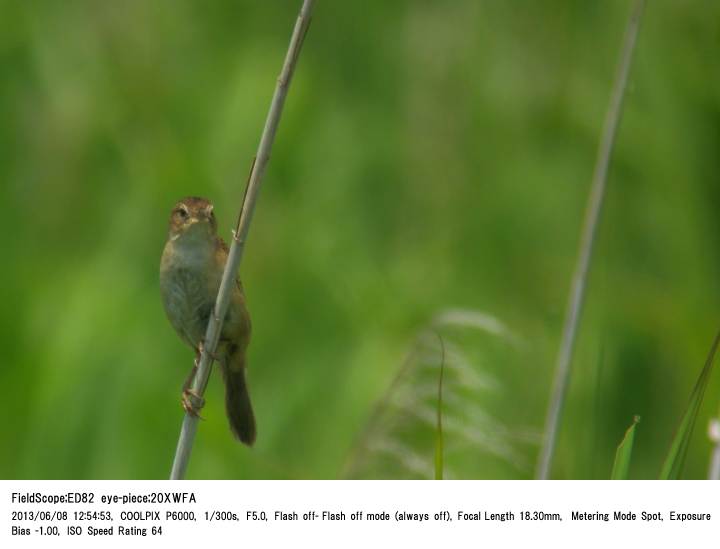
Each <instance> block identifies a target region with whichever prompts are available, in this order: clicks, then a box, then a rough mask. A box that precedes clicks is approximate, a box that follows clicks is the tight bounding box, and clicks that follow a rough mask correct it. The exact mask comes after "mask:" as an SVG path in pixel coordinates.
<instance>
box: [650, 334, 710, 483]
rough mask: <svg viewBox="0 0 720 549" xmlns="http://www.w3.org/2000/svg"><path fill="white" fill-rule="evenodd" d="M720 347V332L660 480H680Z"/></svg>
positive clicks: (691, 396)
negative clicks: (719, 346)
mask: <svg viewBox="0 0 720 549" xmlns="http://www.w3.org/2000/svg"><path fill="white" fill-rule="evenodd" d="M718 345H720V332H719V333H718V334H717V335H716V336H715V341H714V342H713V345H712V348H711V349H710V354H709V355H708V357H707V360H706V361H705V366H704V367H703V369H702V371H701V372H700V377H698V380H697V383H695V388H694V389H693V392H692V395H690V402H689V403H688V406H687V409H686V410H685V414H683V417H682V420H681V421H680V426H679V427H678V430H677V432H676V433H675V438H673V441H672V444H671V445H670V450H669V451H668V454H667V456H666V457H665V462H664V463H663V466H662V470H661V471H660V480H677V479H678V478H680V474H681V473H682V470H683V466H684V464H685V456H686V455H687V450H688V447H689V446H690V438H691V437H692V432H693V428H694V427H695V421H696V420H697V416H698V412H699V410H700V405H701V404H702V399H703V396H704V395H705V389H706V388H707V385H708V381H709V380H710V374H711V373H712V368H713V363H714V361H715V354H716V353H717V350H718Z"/></svg>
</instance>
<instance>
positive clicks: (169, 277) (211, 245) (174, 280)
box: [160, 197, 256, 446]
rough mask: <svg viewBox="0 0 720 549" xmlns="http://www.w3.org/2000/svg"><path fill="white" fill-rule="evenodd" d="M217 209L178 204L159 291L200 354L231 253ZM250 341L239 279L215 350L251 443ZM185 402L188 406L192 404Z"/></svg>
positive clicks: (229, 406) (235, 426) (238, 427)
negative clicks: (219, 232) (247, 371)
mask: <svg viewBox="0 0 720 549" xmlns="http://www.w3.org/2000/svg"><path fill="white" fill-rule="evenodd" d="M212 210H213V206H212V204H211V203H210V201H209V200H207V199H205V198H199V197H188V198H183V199H182V200H181V201H180V202H178V203H177V204H175V207H174V208H173V210H172V213H171V214H170V224H169V231H168V240H167V242H166V244H165V249H164V250H163V254H162V260H161V262H160V291H161V294H162V301H163V305H164V307H165V312H166V313H167V316H168V318H169V319H170V323H171V324H172V325H173V328H175V331H176V332H177V333H178V335H179V336H180V338H181V339H182V340H183V341H184V342H185V343H187V344H188V345H190V346H191V347H192V348H193V349H195V351H196V353H198V354H199V351H200V348H201V345H202V341H203V339H204V337H205V330H206V329H207V325H208V320H209V318H210V315H211V314H212V311H213V308H214V306H215V299H216V297H217V292H218V288H219V287H220V281H221V279H222V274H223V271H224V269H225V263H226V261H227V256H228V247H227V244H225V242H223V240H222V238H220V237H219V236H218V235H217V222H216V220H215V215H214V214H213V211H212ZM249 342H250V315H249V314H248V311H247V308H246V307H245V295H244V293H243V288H242V284H241V283H240V280H239V279H238V281H237V284H236V286H235V287H234V288H233V292H232V295H231V297H230V305H229V307H228V312H227V315H226V316H225V321H224V323H223V328H222V333H221V336H220V341H219V343H218V348H217V350H216V353H215V354H216V357H217V360H218V362H219V364H220V369H221V371H222V374H223V379H224V381H225V407H226V412H227V416H228V419H229V421H230V429H231V430H232V432H233V433H234V434H235V436H236V437H237V438H239V439H240V441H241V442H243V443H244V444H247V445H249V446H250V445H252V444H253V443H254V442H255V435H256V432H255V416H254V414H253V411H252V405H251V403H250V395H249V393H248V387H247V382H246V379H245V366H246V364H245V353H246V351H247V346H248V343H249ZM191 375H194V372H193V373H192V374H191ZM189 381H192V379H190V380H189ZM186 392H187V386H186ZM183 402H184V403H185V402H186V401H185V400H184V401H183ZM184 405H185V406H186V409H187V406H188V405H187V404H184ZM189 411H191V412H192V411H193V410H192V409H191V410H189Z"/></svg>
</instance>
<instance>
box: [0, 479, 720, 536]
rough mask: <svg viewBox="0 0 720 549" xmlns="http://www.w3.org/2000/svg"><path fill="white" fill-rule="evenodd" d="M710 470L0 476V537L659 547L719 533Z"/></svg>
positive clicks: (719, 508)
mask: <svg viewBox="0 0 720 549" xmlns="http://www.w3.org/2000/svg"><path fill="white" fill-rule="evenodd" d="M718 486H720V484H717V483H714V482H709V481H682V482H657V481H626V482H610V481H546V482H537V481H444V482H432V481H185V482H169V481H94V482H91V481H2V482H0V502H1V503H0V546H2V547H13V548H15V547H33V548H36V547H53V548H56V547H57V548H64V547H68V548H73V549H77V548H80V547H98V546H102V547H127V544H128V543H132V546H133V547H154V548H165V547H167V548H173V549H177V548H179V547H201V546H203V545H206V544H214V543H229V542H232V543H233V544H235V543H237V544H242V545H243V546H246V547H250V548H255V547H268V546H271V547H281V546H284V545H292V546H293V547H306V546H307V547H313V548H317V547H337V546H338V545H339V544H341V546H342V547H363V548H364V549H367V546H368V544H369V543H370V544H379V546H380V547H392V546H395V545H397V546H406V544H408V543H412V544H413V547H415V546H418V545H419V546H421V547H443V546H447V545H446V544H448V543H457V542H464V543H465V542H467V541H470V542H471V543H472V544H474V545H477V546H498V545H501V546H516V545H515V544H521V543H532V544H535V545H538V544H539V545H540V546H543V545H546V544H547V545H552V547H553V548H558V547H577V546H578V543H581V544H582V546H583V547H589V548H592V547H598V548H600V547H602V548H603V549H605V548H606V547H607V546H608V543H618V544H620V546H626V545H627V544H628V543H629V541H630V540H632V539H635V538H637V539H642V541H643V543H644V544H652V545H654V546H657V547H673V546H674V547H679V546H687V545H688V544H690V543H692V542H694V541H707V540H710V539H718V534H720V496H718Z"/></svg>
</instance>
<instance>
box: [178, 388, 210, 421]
mask: <svg viewBox="0 0 720 549" xmlns="http://www.w3.org/2000/svg"><path fill="white" fill-rule="evenodd" d="M181 402H182V407H183V409H184V410H185V411H186V412H187V413H188V414H190V415H191V416H194V417H197V418H200V419H204V418H203V417H202V416H201V415H200V410H202V408H203V406H205V399H204V398H203V397H201V396H200V395H199V394H198V393H197V392H196V391H194V390H192V389H185V390H184V391H183V394H182V399H181Z"/></svg>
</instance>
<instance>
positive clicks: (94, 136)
mask: <svg viewBox="0 0 720 549" xmlns="http://www.w3.org/2000/svg"><path fill="white" fill-rule="evenodd" d="M298 7H299V3H298V4H295V3H290V4H288V3H285V2H250V1H229V0H228V1H219V2H212V3H197V2H190V1H186V0H173V1H169V0H161V1H159V2H127V3H97V2H89V1H87V0H78V1H76V2H70V3H65V2H64V3H33V2H19V1H13V0H11V1H9V2H3V3H2V14H3V16H2V17H0V71H1V74H2V77H3V85H2V86H1V87H0V117H1V118H2V120H3V123H2V124H0V200H1V202H0V203H1V204H3V206H4V208H3V214H2V215H0V234H1V235H2V237H0V238H1V239H2V240H1V241H0V244H1V246H0V249H2V252H3V259H4V261H3V268H2V270H0V296H2V303H3V306H2V307H1V308H0V334H1V335H0V338H2V341H1V342H0V343H1V346H0V348H1V349H2V351H1V353H2V354H1V356H2V367H1V368H0V385H1V386H2V387H3V395H4V409H5V410H6V413H7V414H9V416H10V417H9V418H8V419H7V420H6V421H4V422H3V425H2V427H0V437H1V438H2V440H3V448H4V449H5V451H3V452H0V477H3V478H165V477H167V475H168V472H169V469H170V465H171V461H172V457H173V452H174V450H175V445H176V442H177V436H178V432H179V428H180V423H181V420H182V409H181V407H180V402H179V399H180V390H181V386H182V383H183V381H184V379H185V377H186V375H187V373H188V371H189V369H190V367H191V365H192V353H191V351H190V350H189V349H188V348H185V347H184V346H183V345H182V344H181V343H180V342H179V341H178V339H177V337H176V335H175V334H174V333H173V331H172V328H171V327H170V325H169V323H168V322H167V320H166V319H165V317H164V313H163V310H162V306H161V304H160V297H159V289H158V267H159V265H158V264H159V259H160V253H161V250H162V247H163V244H164V241H165V237H166V234H165V231H166V223H167V217H168V216H169V212H170V208H171V207H172V205H173V204H174V202H175V201H176V200H177V199H178V198H180V197H182V196H185V195H203V196H207V197H208V198H210V199H212V200H213V202H214V203H215V213H216V215H217V217H218V220H219V228H220V231H221V233H223V234H225V235H226V236H227V237H228V238H229V237H230V228H231V227H232V225H233V222H234V220H235V219H234V218H235V215H236V214H237V211H238V207H239V204H240V201H241V199H242V195H243V185H244V183H245V179H246V175H247V172H248V170H249V168H250V163H251V161H252V156H253V154H254V151H255V149H256V146H257V140H258V138H259V135H260V133H261V130H262V124H263V121H264V118H265V114H266V111H267V107H268V105H269V101H270V97H271V94H272V91H273V87H274V83H275V78H276V77H277V71H278V70H279V67H280V65H281V63H282V57H283V55H284V52H285V50H286V47H287V41H288V37H289V34H290V31H291V28H292V25H293V24H294V21H295V17H296V15H297V9H298ZM628 9H629V5H628V3H627V2H624V1H621V0H610V1H607V2H570V1H560V0H557V1H555V2H552V5H551V6H550V5H548V4H547V3H534V2H477V1H473V0H457V1H454V2H418V1H416V0H414V1H413V0H399V1H394V2H381V1H379V0H372V1H369V2H357V3H348V2H327V1H326V2H323V1H322V0H319V1H318V3H317V6H316V10H315V15H314V18H313V23H312V25H311V28H310V31H309V34H308V37H307V40H306V42H305V45H304V48H303V53H302V56H301V59H300V64H299V67H298V70H297V73H296V75H295V79H294V81H293V88H292V90H291V93H290V94H289V96H288V101H287V103H286V109H285V113H284V115H283V120H282V122H281V124H280V128H279V131H278V134H277V141H276V145H275V148H274V150H273V157H272V160H271V161H270V164H269V169H268V172H267V174H266V178H265V182H264V185H263V191H262V194H261V196H260V199H259V202H258V208H257V210H256V213H255V217H254V219H253V226H252V228H251V230H250V234H249V238H248V243H247V248H246V252H245V255H244V258H243V264H242V269H241V274H242V279H243V283H244V286H245V289H246V293H247V297H248V305H249V309H250V312H251V314H252V318H253V340H252V342H251V345H250V350H249V368H250V370H249V384H250V386H251V390H252V395H253V399H254V405H255V411H256V414H257V421H258V441H257V445H256V447H255V448H253V449H252V450H248V449H246V448H244V447H242V446H241V445H239V444H238V443H236V442H235V441H234V440H233V439H232V437H231V435H230V433H229V430H228V427H227V424H226V420H225V417H224V412H223V398H222V388H221V384H220V380H219V379H218V378H217V375H216V374H217V372H214V373H213V375H212V377H211V380H210V384H209V387H208V391H207V393H206V395H205V396H206V399H207V405H206V407H205V409H204V413H203V415H204V417H205V418H206V421H204V422H202V423H201V425H200V428H199V430H198V435H197V439H196V441H195V446H194V449H193V455H192V459H191V462H190V466H189V469H188V478H337V477H339V476H350V477H359V478H377V477H381V478H396V477H399V478H417V477H423V478H432V477H433V476H434V459H435V449H436V442H437V439H436V433H435V427H436V419H437V418H436V414H435V411H436V410H437V396H438V392H437V389H438V388H437V379H438V367H439V365H440V364H441V361H440V360H439V357H440V349H439V343H438V339H437V336H436V335H430V336H427V335H426V334H427V333H431V332H432V330H434V329H437V330H438V331H439V333H440V334H441V335H442V337H443V341H444V342H445V345H446V360H445V363H444V364H445V371H444V381H443V404H442V406H443V417H442V426H443V436H442V442H443V470H444V475H443V476H444V478H531V477H532V475H533V469H534V460H535V457H536V455H537V451H538V447H539V438H540V437H539V435H540V431H541V429H542V426H543V420H544V415H545V410H546V405H547V399H548V395H549V392H550V386H551V380H552V373H553V364H554V360H555V355H556V352H557V347H558V341H559V338H560V330H561V326H562V320H563V314H564V310H565V305H566V299H567V291H568V285H569V282H570V277H571V273H572V268H573V265H574V262H575V256H576V251H577V244H578V238H579V232H580V225H581V220H582V215H583V209H584V207H585V204H586V199H587V192H588V189H589V184H590V178H591V174H592V168H593V162H594V159H595V154H596V150H597V141H598V139H599V136H600V132H601V126H602V120H603V115H604V113H605V110H606V108H607V102H608V98H609V93H610V87H611V85H612V78H613V75H614V71H615V67H616V63H617V56H618V52H619V48H620V43H621V38H622V34H623V31H624V28H625V24H626V21H627V16H628ZM719 20H720V4H719V3H718V2H713V1H708V0H691V1H688V2H652V3H650V4H649V5H648V6H647V10H646V12H645V15H644V19H643V24H642V29H641V32H640V37H639V40H638V44H637V49H636V53H635V60H634V62H633V68H632V71H631V76H630V83H629V89H628V95H627V97H626V101H625V107H624V115H623V121H622V124H621V127H620V131H619V134H618V139H617V143H616V148H615V152H614V155H613V162H612V165H611V169H610V173H609V179H608V195H607V200H606V203H605V209H604V212H603V219H602V222H601V225H600V233H599V235H598V237H599V238H598V241H597V246H596V249H595V256H594V259H593V265H592V272H591V275H590V281H589V287H588V296H587V302H586V307H585V311H584V313H583V320H582V324H581V331H580V334H579V339H578V342H577V346H576V352H575V357H574V361H573V376H572V379H571V384H570V387H569V391H568V400H567V403H566V405H565V409H564V415H563V420H562V426H561V431H560V436H559V439H558V445H557V451H556V454H555V461H554V464H553V469H552V470H553V477H554V478H607V476H608V471H610V470H611V469H612V464H613V457H614V453H615V449H616V447H617V442H618V437H619V435H620V433H622V432H623V430H624V429H626V427H627V420H628V418H629V417H632V416H633V415H635V414H638V415H640V416H642V417H643V423H642V430H641V433H642V436H638V440H636V441H635V442H636V443H635V444H634V445H633V448H632V467H631V476H632V478H656V477H657V472H658V471H659V470H661V469H663V459H664V456H665V455H666V453H667V450H668V447H670V446H671V442H672V440H673V435H674V433H675V429H676V427H677V425H678V422H679V418H681V417H682V416H683V411H684V410H685V407H686V405H687V398H688V393H689V392H690V390H691V387H692V386H693V383H694V382H695V381H696V380H697V376H698V373H697V366H698V365H700V364H702V362H703V360H705V358H706V356H707V349H708V346H709V343H710V341H711V338H712V337H713V334H714V333H716V332H717V329H718V326H719V325H720V285H719V284H718V281H720V221H719V220H720V216H718V215H717V212H718V206H719V205H720V192H719V191H718V189H719V188H720V187H718V184H717V178H718V175H717V174H718V170H720V164H719V163H718V158H719V157H718V150H720V131H718V128H719V127H720V73H718V71H717V70H716V69H717V67H716V60H717V58H718V53H719V52H720V41H719V35H718V30H717V28H718V25H717V23H718V21H719ZM504 326H507V327H508V328H504ZM601 349H602V353H601V352H600V350H601ZM393 380H396V383H394V384H393ZM705 383H706V384H707V389H706V392H705V401H704V403H703V405H702V406H701V407H697V408H695V409H694V411H693V414H697V415H696V420H695V423H696V425H697V428H696V429H694V434H693V436H692V437H690V436H689V434H690V431H689V430H688V429H682V428H681V432H683V433H685V434H686V435H687V436H686V437H685V438H684V442H683V448H685V449H682V452H681V453H680V452H678V453H677V454H676V455H678V456H680V455H686V459H685V464H684V468H683V469H682V477H683V478H703V477H705V476H706V474H707V469H708V460H709V457H710V450H711V445H710V442H709V441H708V440H707V436H706V429H705V428H704V427H705V426H706V425H707V422H708V420H709V418H710V416H711V414H712V413H713V412H716V411H717V409H718V405H719V404H720V379H719V378H718V376H717V375H716V376H713V377H710V376H709V375H708V376H707V378H706V379H705ZM389 387H391V389H389ZM408 399H409V400H408ZM428 413H429V415H428ZM685 417H686V418H687V417H688V416H685ZM683 425H687V424H686V422H685V421H683ZM675 447H676V446H675V445H673V448H675ZM378 449H380V450H382V451H378ZM673 469H674V470H676V471H677V474H680V473H679V471H678V470H677V469H676V468H675V467H673ZM666 476H672V475H666ZM675 476H677V475H676V474H675Z"/></svg>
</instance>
